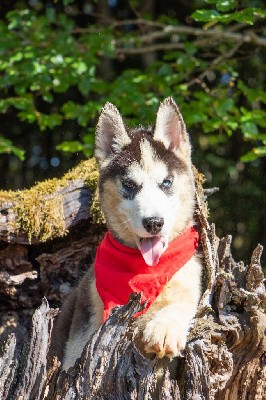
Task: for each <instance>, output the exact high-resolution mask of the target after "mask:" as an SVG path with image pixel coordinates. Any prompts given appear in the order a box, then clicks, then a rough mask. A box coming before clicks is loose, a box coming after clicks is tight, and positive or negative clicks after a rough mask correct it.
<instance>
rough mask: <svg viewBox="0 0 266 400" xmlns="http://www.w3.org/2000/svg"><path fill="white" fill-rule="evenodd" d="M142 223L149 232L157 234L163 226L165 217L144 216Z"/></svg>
mask: <svg viewBox="0 0 266 400" xmlns="http://www.w3.org/2000/svg"><path fill="white" fill-rule="evenodd" d="M142 223H143V226H144V228H145V229H146V231H147V232H149V233H151V234H152V235H157V233H159V232H160V230H161V229H162V227H163V224H164V219H163V218H160V217H150V218H143V220H142Z"/></svg>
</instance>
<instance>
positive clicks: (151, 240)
mask: <svg viewBox="0 0 266 400" xmlns="http://www.w3.org/2000/svg"><path fill="white" fill-rule="evenodd" d="M95 156H96V159H97V161H98V165H99V172H100V176H99V193H100V200H101V207H102V210H103V213H104V215H105V218H106V221H107V226H108V232H109V233H108V235H109V236H108V237H109V239H110V240H111V242H110V243H111V244H110V243H109V242H108V243H109V244H108V246H115V250H114V251H113V247H112V250H111V251H110V252H109V253H108V251H109V250H108V249H109V247H108V246H107V256H106V259H107V265H105V266H104V267H103V269H102V270H101V263H102V262H101V252H102V251H103V245H100V246H99V248H98V251H99V254H98V251H97V256H96V281H95V274H94V271H93V268H91V269H90V270H89V271H88V272H87V274H86V275H85V276H84V278H83V280H82V281H81V282H80V284H79V286H78V287H77V288H76V289H74V290H73V291H72V293H71V294H70V296H69V297H68V298H67V300H66V302H65V304H64V305H63V308H62V312H61V314H60V317H59V319H58V321H57V324H56V326H55V329H54V334H53V335H54V338H53V340H52V350H51V353H52V354H56V355H57V356H58V357H59V359H61V360H63V368H64V369H68V368H69V367H70V366H72V365H73V364H74V363H75V360H76V359H77V358H78V357H80V355H81V353H82V350H83V347H84V346H85V344H86V342H87V341H88V339H89V337H90V336H91V335H92V333H93V332H94V331H95V330H96V329H97V328H98V327H99V326H100V325H101V323H102V322H103V319H104V318H106V317H107V316H108V314H109V312H110V310H111V308H112V305H115V302H113V300H114V297H115V296H116V293H118V292H119V293H122V292H123V290H124V286H126V285H127V286H128V285H129V284H130V283H131V282H133V281H134V279H135V276H134V275H135V273H134V271H135V269H136V276H137V278H136V279H135V281H136V282H137V283H136V286H132V287H133V289H134V288H136V287H137V289H138V287H140V288H142V286H141V285H140V286H138V285H137V284H138V283H139V281H141V280H142V277H143V276H144V275H145V274H146V273H147V274H148V284H147V281H145V282H144V289H145V288H146V287H147V286H148V294H146V298H144V299H146V300H149V299H150V297H149V291H150V293H151V298H152V301H151V302H150V304H148V306H147V309H146V311H145V312H144V313H142V314H141V315H139V316H137V317H136V318H135V321H134V324H135V325H136V327H137V328H138V332H139V339H138V343H140V344H141V345H142V349H143V350H144V352H146V353H155V354H157V355H158V357H160V358H162V357H164V356H167V357H169V358H173V357H175V356H178V355H180V352H181V351H182V350H183V349H184V348H185V346H186V340H187V335H188V330H189V327H190V324H191V320H192V318H193V317H194V315H195V313H196V309H197V305H198V302H199V298H200V293H201V284H200V281H201V270H202V266H201V262H200V259H199V257H198V256H197V254H196V249H197V244H195V243H196V242H197V241H198V237H197V233H195V230H193V228H192V227H193V213H194V208H195V187H194V177H193V172H192V163H191V146H190V142H189V137H188V134H187V132H186V126H185V123H184V121H183V118H182V115H181V113H180V111H179V108H178V107H177V105H176V104H175V102H174V100H173V99H172V98H171V97H170V98H167V99H165V100H164V101H163V102H162V103H161V104H160V107H159V110H158V112H157V116H156V123H155V128H154V129H152V128H148V129H145V128H143V127H139V128H135V129H127V128H126V127H125V125H124V123H123V120H122V117H121V115H120V113H119V111H118V110H117V108H116V107H115V106H114V105H112V104H110V103H107V104H106V105H105V106H104V108H103V109H102V112H101V115H100V117H99V121H98V124H97V128H96V144H95ZM191 234H192V237H191ZM193 235H194V236H193ZM109 239H108V240H109ZM104 240H107V239H104ZM110 240H109V241H110ZM179 240H181V242H180V243H181V244H180V243H179V244H177V245H176V244H175V243H177V242H178V241H179ZM188 242H189V243H190V244H191V243H192V247H193V249H192V250H191V245H189V246H188V247H186V246H187V243H188ZM101 246H102V247H101ZM176 246H177V247H179V250H178V251H179V252H180V251H181V259H182V260H183V261H182V260H181V264H180V262H179V260H178V258H179V255H178V254H179V253H178V254H177V255H175V254H176V250H175V249H176ZM169 249H170V253H169ZM124 251H125V252H126V253H127V257H126V258H127V260H126V261H125V260H124V259H123V260H122V267H121V268H123V265H124V266H125V268H127V266H126V264H127V263H128V265H129V266H128V268H129V269H130V268H131V272H130V274H131V275H130V274H129V275H130V276H129V279H128V281H123V279H124V278H123V277H124V275H126V274H124V271H123V270H119V269H117V270H116V272H114V275H112V273H113V272H112V271H113V269H114V270H115V268H116V266H117V263H116V262H117V259H118V258H119V257H120V256H119V254H120V252H121V254H122V253H123V252H124ZM112 254H114V257H116V258H115V262H114V261H112ZM128 254H129V255H128ZM169 254H170V255H169ZM99 257H100V261H99V262H98V261H97V259H98V258H99ZM131 259H132V262H131V261H130V260H131ZM133 259H134V260H135V261H133ZM161 260H164V261H161ZM169 260H170V261H169ZM165 262H166V264H164V263H165ZM167 262H168V264H167ZM97 263H98V264H99V267H98V264H97ZM118 263H119V261H118ZM178 263H179V264H180V265H179V266H178V267H176V265H178ZM140 265H141V267H139V266H140ZM165 265H166V267H165ZM157 266H159V267H158V268H159V270H158V271H159V272H158V271H157V269H156V268H157ZM97 268H98V269H97ZM139 268H140V269H139ZM141 268H142V269H141ZM160 268H162V269H160ZM168 270H171V272H170V274H169V273H168ZM97 271H98V272H97ZM143 271H144V272H143ZM156 271H157V272H156ZM160 271H162V273H161V272H160ZM97 274H98V275H97ZM106 274H107V275H108V276H107V277H106V279H105V276H106ZM149 274H151V275H149ZM97 276H98V278H97ZM161 276H164V279H163V283H162V285H161V286H160V285H159V286H160V287H159V289H158V288H157V289H158V290H157V289H156V290H157V291H155V292H153V282H155V286H156V285H157V283H158V281H160V279H161ZM154 277H155V278H154ZM97 279H98V280H99V282H98V283H97ZM128 282H129V284H128ZM108 285H109V287H108ZM133 289H132V290H131V289H130V288H129V291H128V293H130V291H131V292H133V291H136V290H133ZM140 291H142V289H141V290H140ZM107 292H110V293H111V292H112V294H111V295H110V296H111V297H110V298H109V300H108V298H106V297H105V294H106V293H107ZM144 292H145V290H144ZM119 293H118V294H117V296H118V297H119ZM128 293H127V292H126V291H125V296H127V294H128ZM154 293H155V294H154ZM144 294H145V293H144ZM112 296H113V297H112ZM107 297H108V296H107ZM108 301H109V303H108ZM126 301H127V298H126V300H125V302H126ZM119 302H120V300H119V299H118V301H117V303H118V304H122V302H120V303H119ZM107 303H108V304H109V306H108V304H107ZM108 307H109V308H108Z"/></svg>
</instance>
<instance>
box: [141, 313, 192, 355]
mask: <svg viewBox="0 0 266 400" xmlns="http://www.w3.org/2000/svg"><path fill="white" fill-rule="evenodd" d="M187 333H188V329H187V326H182V325H181V324H180V323H178V322H177V321H175V320H168V319H161V318H155V319H153V320H150V321H149V322H147V324H146V326H145V327H144V329H143V330H142V336H141V342H142V344H143V347H144V350H145V352H146V353H155V354H156V355H157V356H158V357H159V358H162V357H164V356H167V357H169V358H173V357H176V356H180V353H181V351H182V350H184V348H185V346H186V341H187Z"/></svg>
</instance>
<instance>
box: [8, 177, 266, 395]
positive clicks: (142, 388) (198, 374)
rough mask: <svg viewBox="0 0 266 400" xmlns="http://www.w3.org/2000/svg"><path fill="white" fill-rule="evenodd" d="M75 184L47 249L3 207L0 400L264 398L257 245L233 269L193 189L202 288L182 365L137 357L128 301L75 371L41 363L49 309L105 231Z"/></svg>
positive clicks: (265, 345) (225, 243)
mask: <svg viewBox="0 0 266 400" xmlns="http://www.w3.org/2000/svg"><path fill="white" fill-rule="evenodd" d="M73 185H74V186H71V185H70V186H69V188H68V189H64V192H63V197H62V202H63V204H67V207H64V210H65V218H66V219H68V224H69V225H68V229H69V233H68V235H66V236H64V237H63V238H54V239H53V240H49V241H48V242H46V243H40V242H39V241H38V240H37V239H36V238H35V239H34V241H33V242H32V244H30V243H29V242H28V241H27V237H26V235H25V233H24V232H15V231H14V230H12V228H10V226H11V225H10V218H11V216H12V204H6V205H5V207H6V208H5V209H8V216H7V214H6V213H2V217H5V218H6V219H5V220H4V218H2V219H0V235H1V239H2V240H1V242H0V296H1V302H0V318H1V326H0V335H1V338H2V339H1V341H2V350H1V358H0V398H1V399H6V400H7V399H8V400H9V399H14V400H18V399H23V400H24V399H34V400H35V399H36V400H38V399H48V400H52V399H58V400H59V399H60V400H61V399H73V400H74V399H75V400H76V399H116V400H119V399H151V398H158V399H180V400H181V399H182V400H201V399H202V400H205V399H206V400H208V399H210V400H225V399H226V400H263V399H265V398H266V338H265V328H266V315H265V310H266V295H265V286H264V277H263V273H262V269H261V265H260V257H261V253H262V246H260V245H258V246H257V247H256V249H255V250H254V252H253V254H252V256H251V261H250V264H249V265H248V266H245V265H244V263H243V262H235V261H234V259H233V257H232V254H231V249H230V245H231V237H230V236H227V237H225V238H222V239H219V238H218V237H217V236H216V234H215V226H214V225H210V224H209V223H208V220H207V219H206V216H205V211H204V210H205V204H204V203H203V201H202V196H201V189H200V187H199V186H198V187H197V198H198V208H197V213H196V219H197V221H198V228H199V230H200V232H201V243H202V249H203V254H204V258H205V273H204V275H205V276H204V290H203V294H202V299H201V302H200V304H199V308H198V313H197V315H196V317H195V320H194V321H193V326H192V328H191V332H190V336H189V340H188V344H187V347H186V350H185V352H184V355H183V357H180V358H177V359H176V360H175V362H174V363H172V365H171V366H170V365H168V364H167V363H166V362H165V363H164V362H163V363H162V362H161V361H159V360H157V359H156V358H146V357H144V356H143V355H142V354H140V352H139V351H138V349H137V348H136V347H135V345H134V343H133V341H132V336H134V332H133V331H132V327H131V322H132V318H133V315H134V314H135V312H137V311H138V310H140V309H141V307H142V305H141V304H140V299H139V296H138V295H132V297H131V299H130V301H129V303H128V304H127V305H125V306H123V307H120V308H118V309H115V310H114V312H113V313H112V315H111V316H110V318H109V319H108V320H107V321H106V323H105V324H104V325H102V327H101V328H100V329H99V330H98V331H97V332H96V333H95V334H94V335H93V337H92V338H91V340H89V342H88V343H87V345H86V347H85V349H84V351H83V353H82V356H81V359H79V360H77V362H76V364H75V366H74V367H72V368H71V369H70V370H69V371H67V372H63V371H61V369H60V364H59V362H58V361H57V360H49V363H48V361H47V357H46V355H47V351H48V348H49V340H50V333H51V328H52V324H53V318H54V317H55V315H56V314H57V310H55V309H54V307H55V306H57V305H59V304H60V303H61V302H62V300H63V299H64V298H65V296H66V295H67V294H68V293H69V291H70V290H71V287H72V286H73V285H74V284H75V283H76V282H77V280H78V279H80V277H81V276H82V274H83V273H84V272H85V270H86V269H87V268H89V266H90V264H91V262H92V260H93V256H94V253H95V249H96V246H97V244H98V242H99V240H100V239H101V237H102V235H103V233H104V231H105V227H104V226H98V225H97V226H96V225H95V224H93V223H92V221H91V220H90V215H89V212H88V210H89V202H90V201H91V198H92V193H91V192H90V190H89V189H87V188H86V186H85V185H84V182H82V181H80V182H79V183H77V182H75V183H74V184H73ZM73 187H74V188H75V189H74V190H73ZM72 199H73V204H72ZM79 203H80V204H79ZM67 210H68V211H67ZM0 211H1V210H0ZM71 211H73V212H71ZM77 215H78V217H77ZM81 216H82V217H81ZM8 218H9V220H8ZM42 298H43V300H42ZM47 299H48V301H49V303H48V301H47ZM49 304H50V305H49ZM37 306H39V307H38V308H37V310H36V311H35V312H34V314H33V311H34V309H36V307H37ZM50 307H51V308H50ZM32 314H33V317H32ZM30 325H31V328H30ZM159 368H160V370H161V371H162V378H161V379H160V380H159V383H158V369H159ZM156 382H157V383H156Z"/></svg>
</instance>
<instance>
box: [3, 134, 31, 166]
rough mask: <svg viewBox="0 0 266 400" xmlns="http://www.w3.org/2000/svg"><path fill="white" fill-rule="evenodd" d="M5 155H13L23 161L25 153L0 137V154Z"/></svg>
mask: <svg viewBox="0 0 266 400" xmlns="http://www.w3.org/2000/svg"><path fill="white" fill-rule="evenodd" d="M3 153H7V154H14V155H15V156H17V157H18V158H19V159H20V160H22V161H23V160H24V159H25V151H24V150H21V149H20V148H18V147H16V146H14V145H13V143H12V142H11V140H9V139H6V138H4V137H3V136H0V154H3Z"/></svg>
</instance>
